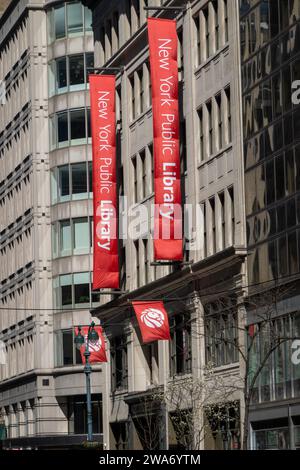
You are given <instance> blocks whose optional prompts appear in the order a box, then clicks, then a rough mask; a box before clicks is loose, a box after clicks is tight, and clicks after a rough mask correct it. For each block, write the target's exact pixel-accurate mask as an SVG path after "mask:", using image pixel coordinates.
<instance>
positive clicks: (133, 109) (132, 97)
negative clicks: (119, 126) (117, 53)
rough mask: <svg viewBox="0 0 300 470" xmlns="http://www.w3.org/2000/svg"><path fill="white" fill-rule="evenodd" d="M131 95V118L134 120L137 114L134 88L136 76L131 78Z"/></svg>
mask: <svg viewBox="0 0 300 470" xmlns="http://www.w3.org/2000/svg"><path fill="white" fill-rule="evenodd" d="M128 81H129V95H130V99H131V120H132V121H134V119H135V117H136V114H135V90H134V76H132V77H130V78H129V80H128Z"/></svg>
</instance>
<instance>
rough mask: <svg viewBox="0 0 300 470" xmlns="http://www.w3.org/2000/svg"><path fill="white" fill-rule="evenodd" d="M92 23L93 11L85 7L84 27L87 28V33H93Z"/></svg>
mask: <svg viewBox="0 0 300 470" xmlns="http://www.w3.org/2000/svg"><path fill="white" fill-rule="evenodd" d="M92 22H93V15H92V10H90V9H89V8H87V7H85V8H84V27H85V31H93V27H92Z"/></svg>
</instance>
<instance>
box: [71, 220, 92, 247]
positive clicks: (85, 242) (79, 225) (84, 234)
mask: <svg viewBox="0 0 300 470" xmlns="http://www.w3.org/2000/svg"><path fill="white" fill-rule="evenodd" d="M73 224H74V254H81V253H88V252H89V247H90V226H89V220H88V218H87V217H82V218H80V219H74V222H73Z"/></svg>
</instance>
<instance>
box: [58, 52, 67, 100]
mask: <svg viewBox="0 0 300 470" xmlns="http://www.w3.org/2000/svg"><path fill="white" fill-rule="evenodd" d="M56 88H57V92H58V93H65V92H66V91H67V59H66V57H61V58H60V59H57V60H56Z"/></svg>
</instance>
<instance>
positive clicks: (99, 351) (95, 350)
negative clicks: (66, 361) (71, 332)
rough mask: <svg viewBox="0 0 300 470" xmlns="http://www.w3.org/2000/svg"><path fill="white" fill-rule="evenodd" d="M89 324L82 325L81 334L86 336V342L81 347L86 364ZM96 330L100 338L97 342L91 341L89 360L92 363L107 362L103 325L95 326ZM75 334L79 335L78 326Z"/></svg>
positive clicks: (82, 357)
mask: <svg viewBox="0 0 300 470" xmlns="http://www.w3.org/2000/svg"><path fill="white" fill-rule="evenodd" d="M88 330H89V327H88V326H83V327H81V334H82V335H83V337H84V344H83V345H82V346H81V348H80V354H81V359H82V363H83V364H85V355H84V353H85V349H86V342H87V335H88ZM95 331H97V333H98V336H99V338H98V340H97V341H96V342H95V343H91V342H90V341H89V352H90V356H89V362H90V363H91V364H93V363H95V362H107V357H106V352H105V341H104V337H103V333H102V328H101V326H95ZM75 334H76V335H78V328H75Z"/></svg>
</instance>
